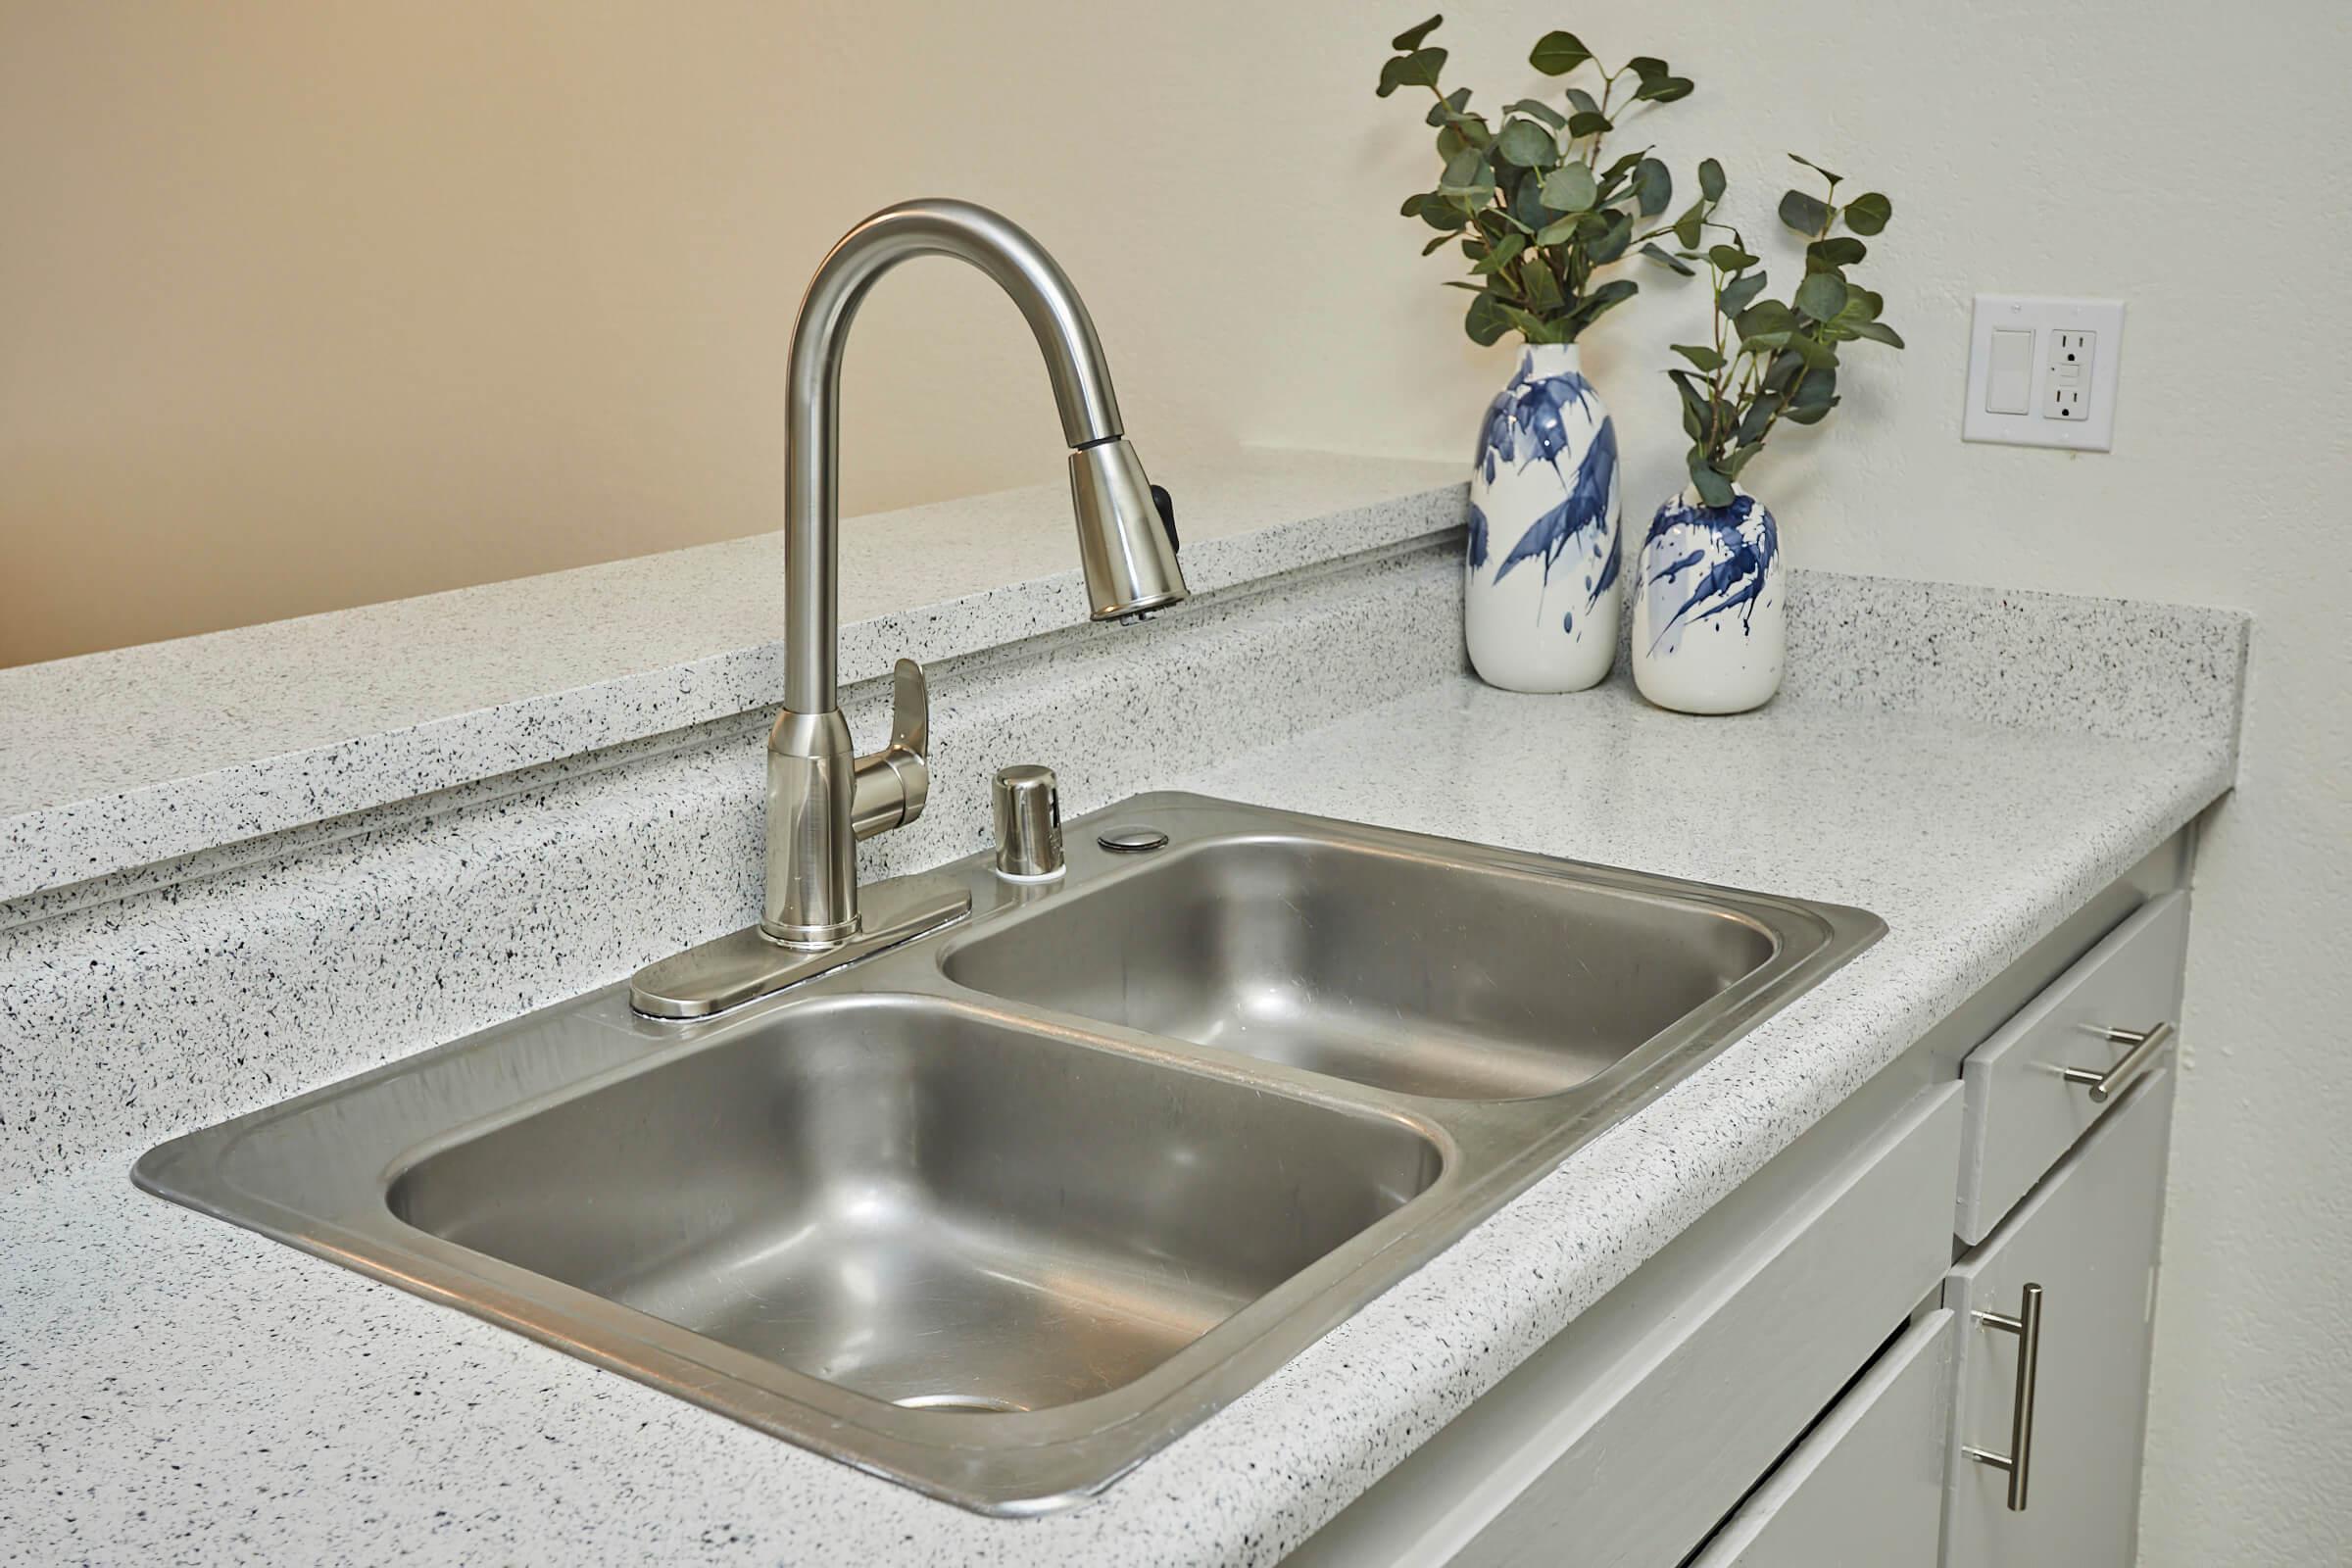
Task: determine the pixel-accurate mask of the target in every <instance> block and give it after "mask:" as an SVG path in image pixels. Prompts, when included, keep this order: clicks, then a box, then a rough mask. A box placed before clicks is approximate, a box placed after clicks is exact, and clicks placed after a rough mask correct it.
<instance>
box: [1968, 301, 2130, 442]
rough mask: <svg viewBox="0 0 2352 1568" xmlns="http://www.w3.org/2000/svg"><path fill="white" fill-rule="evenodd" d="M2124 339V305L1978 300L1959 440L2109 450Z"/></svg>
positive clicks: (2113, 427)
mask: <svg viewBox="0 0 2352 1568" xmlns="http://www.w3.org/2000/svg"><path fill="white" fill-rule="evenodd" d="M2123 335H2124V307H2123V304H2122V302H2121V301H2117V300H2081V299H2050V298H2040V297H2030V296H2026V295H2017V294H1980V295H1978V296H1977V311H1976V319H1975V323H1974V326H1973V328H1972V330H1971V334H1970V339H1969V355H1968V404H1967V407H1966V409H1965V411H1964V412H1963V414H1962V416H1961V420H1960V437H1961V439H1962V440H1964V441H1991V442H2001V443H2005V444H2008V445H2011V446H2021V447H2064V448H2068V449H2070V450H2073V451H2077V452H2105V451H2108V450H2110V449H2111V448H2112V447H2113V446H2114V445H2115V396H2116V380H2117V376H2116V371H2117V368H2118V367H2117V358H2118V348H2119V345H2120V344H2121V342H2122V339H2123Z"/></svg>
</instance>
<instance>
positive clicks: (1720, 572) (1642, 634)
mask: <svg viewBox="0 0 2352 1568" xmlns="http://www.w3.org/2000/svg"><path fill="white" fill-rule="evenodd" d="M1788 599H1789V596H1788V592H1787V571H1786V569H1785V568H1784V567H1783V566H1782V564H1781V530H1780V525H1779V524H1778V523H1776V522H1774V521H1773V517H1772V514H1771V513H1770V512H1768V511H1767V510H1765V507H1764V504H1763V503H1762V502H1760V501H1758V500H1757V499H1756V498H1755V497H1753V496H1751V495H1749V494H1748V493H1747V492H1746V491H1744V490H1741V489H1740V488H1739V487H1738V486H1734V487H1733V491H1732V503H1731V505H1730V506H1728V507H1709V506H1702V505H1700V504H1699V501H1698V498H1697V497H1696V496H1694V495H1692V494H1691V492H1690V491H1688V490H1686V491H1684V492H1683V493H1682V494H1681V495H1679V496H1676V497H1674V498H1673V499H1672V500H1670V501H1668V502H1667V503H1666V504H1665V505H1664V506H1662V507H1660V508H1659V509H1658V515H1656V516H1655V517H1654V518H1652V519H1651V520H1650V524H1649V533H1648V535H1647V536H1646V537H1645V538H1643V540H1642V554H1641V558H1640V560H1639V561H1637V562H1636V563H1635V565H1634V583H1633V600H1634V635H1633V659H1634V684H1635V685H1636V686H1638V687H1640V688H1641V690H1642V696H1644V697H1646V698H1648V699H1649V700H1650V701H1651V702H1653V703H1655V704H1657V705H1658V706H1659V707H1660V708H1671V709H1674V710H1675V711H1678V712H1684V713H1740V712H1745V711H1747V710H1749V709H1751V708H1760V707H1762V706H1763V705H1764V704H1765V703H1768V702H1770V701H1771V700H1772V694H1773V693H1775V692H1777V691H1779V690H1780V689H1781V672H1782V669H1783V668H1784V667H1785V665H1786V663H1787V662H1788V645H1789V630H1788V627H1789V605H1788Z"/></svg>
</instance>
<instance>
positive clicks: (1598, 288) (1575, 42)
mask: <svg viewBox="0 0 2352 1568" xmlns="http://www.w3.org/2000/svg"><path fill="white" fill-rule="evenodd" d="M1444 20H1445V19H1444V18H1442V17H1432V18H1430V19H1429V20H1428V21H1427V22H1424V23H1422V24H1420V25H1418V26H1414V27H1407V28H1406V29H1405V30H1404V31H1402V32H1400V33H1398V34H1397V36H1396V38H1395V39H1393V40H1392V41H1391V47H1392V48H1394V49H1395V50H1396V54H1395V56H1394V57H1393V58H1392V59H1390V60H1389V61H1388V62H1387V63H1386V64H1385V65H1384V66H1383V67H1382V68H1381V73H1380V85H1379V87H1378V89H1377V91H1378V94H1379V96H1381V97H1383V98H1386V97H1388V96H1389V95H1390V94H1391V93H1393V92H1395V91H1396V90H1397V88H1398V87H1402V86H1420V87H1426V88H1428V89H1429V92H1430V96H1431V98H1432V99H1433V100H1434V102H1433V103H1432V104H1431V106H1430V109H1429V113H1428V115H1427V116H1426V117H1425V119H1426V121H1427V123H1429V124H1430V125H1432V126H1434V127H1436V129H1437V132H1438V137H1437V142H1438V156H1439V158H1440V159H1441V160H1442V161H1443V170H1442V172H1441V173H1440V175H1439V179H1438V184H1437V188H1436V189H1435V190H1431V191H1424V192H1416V193H1415V194H1414V195H1411V196H1408V197H1406V198H1405V201H1404V205H1403V207H1402V208H1401V209H1400V211H1401V213H1402V215H1403V216H1404V217H1407V218H1418V219H1420V220H1421V221H1423V222H1425V223H1427V224H1428V225H1429V226H1430V227H1431V228H1433V229H1436V230H1437V231H1438V232H1437V237H1436V238H1434V239H1432V240H1431V241H1430V242H1429V243H1428V244H1427V245H1425V246H1423V247H1422V254H1423V255H1425V256H1426V255H1429V254H1431V253H1433V252H1435V251H1437V250H1439V249H1440V248H1442V247H1443V246H1445V245H1446V244H1447V243H1449V242H1452V243H1458V244H1459V246H1460V248H1461V252H1462V254H1463V255H1464V256H1465V257H1467V258H1468V259H1469V261H1470V263H1471V275H1472V277H1473V278H1475V279H1478V280H1479V281H1474V282H1468V283H1464V282H1453V283H1450V284H1449V285H1448V286H1449V287H1453V288H1459V289H1466V290H1468V291H1469V292H1470V293H1471V294H1472V295H1474V296H1475V298H1473V299H1472V300H1471V302H1470V308H1469V311H1468V313H1467V314H1466V315H1465V316H1464V318H1463V319H1462V327H1463V330H1464V331H1466V332H1468V333H1469V335H1470V337H1471V339H1472V340H1473V341H1474V342H1477V343H1480V344H1488V343H1493V342H1495V340H1496V339H1498V338H1500V337H1501V336H1502V334H1503V333H1505V332H1507V331H1517V332H1518V333H1520V335H1521V336H1523V337H1524V338H1526V340H1527V341H1528V342H1530V343H1573V342H1575V341H1576V339H1577V336H1578V334H1580V333H1581V332H1583V331H1584V329H1585V328H1586V327H1588V326H1590V325H1592V324H1593V321H1595V320H1597V319H1599V318H1600V317H1601V316H1602V315H1603V314H1604V313H1606V312H1608V311H1610V310H1612V309H1614V308H1615V307H1616V306H1618V305H1621V304H1623V303H1624V302H1625V301H1627V300H1629V299H1631V298H1632V297H1633V296H1634V295H1635V294H1636V293H1637V292H1639V290H1640V287H1641V285H1639V284H1638V283H1636V282H1635V281H1634V280H1633V279H1631V278H1612V279H1609V280H1607V281H1605V282H1599V283H1595V281H1594V278H1595V276H1596V275H1597V274H1598V273H1599V272H1600V271H1601V270H1603V269H1605V268H1608V267H1611V266H1613V265H1615V264H1616V263H1618V262H1620V261H1622V260H1624V259H1625V257H1626V255H1627V254H1628V253H1629V252H1630V251H1631V250H1632V249H1633V248H1634V247H1635V246H1637V245H1641V246H1643V247H1644V248H1645V249H1650V248H1654V247H1653V246H1652V245H1651V244H1650V242H1652V241H1654V240H1655V239H1656V238H1657V237H1658V236H1659V235H1661V234H1665V233H1667V232H1669V231H1670V228H1671V225H1669V226H1668V227H1660V228H1652V229H1650V230H1648V231H1647V232H1645V233H1636V232H1635V230H1636V227H1637V222H1638V221H1639V220H1648V219H1655V218H1657V217H1658V216H1659V215H1660V214H1662V213H1663V212H1665V210H1666V209H1667V207H1668V206H1669V205H1670V204H1671V203H1672V201H1673V199H1674V179H1673V175H1672V174H1671V173H1670V172H1668V170H1667V168H1666V166H1665V165H1664V164H1663V163H1661V162H1659V161H1658V160H1657V159H1655V158H1652V157H1650V156H1649V149H1648V148H1643V149H1642V151H1641V152H1638V153H1633V154H1629V155H1627V156H1625V157H1621V158H1618V159H1616V160H1615V161H1614V162H1611V163H1610V164H1608V165H1607V166H1606V167H1603V165H1602V163H1601V159H1602V156H1603V148H1604V146H1605V144H1606V140H1607V137H1608V135H1609V133H1610V132H1611V131H1613V130H1615V129H1616V128H1617V127H1618V124H1619V123H1620V122H1621V121H1622V120H1623V119H1624V118H1625V117H1626V115H1627V114H1628V113H1629V112H1630V111H1632V110H1633V109H1635V108H1636V107H1639V106H1640V105H1642V104H1660V103H1672V102H1673V101H1675V100H1676V99H1679V98H1686V97H1689V96H1690V94H1691V80H1690V78H1689V77H1687V76H1678V75H1675V74H1674V73H1673V72H1672V71H1671V70H1670V69H1669V68H1668V66H1667V64H1666V62H1665V61H1663V60H1659V59H1655V58H1653V57H1650V56H1646V55H1643V56H1637V57H1635V58H1634V59H1632V60H1629V61H1627V62H1626V63H1625V64H1624V65H1622V66H1620V67H1618V68H1617V69H1616V70H1614V71H1611V70H1609V69H1607V68H1606V67H1603V66H1602V65H1601V64H1600V63H1599V62H1598V61H1597V60H1595V59H1594V58H1593V52H1592V51H1591V50H1590V49H1588V48H1586V47H1585V44H1584V42H1583V40H1581V39H1579V38H1578V37H1577V36H1576V35H1575V34H1574V33H1569V32H1558V31H1554V32H1547V33H1545V34H1544V36H1543V37H1542V38H1540V39H1538V40H1537V41H1536V46H1535V48H1534V50H1533V51H1531V52H1530V53H1529V55H1528V63H1529V64H1530V65H1531V66H1533V67H1534V68H1535V69H1536V70H1537V71H1539V72H1542V73H1544V75H1546V76H1554V77H1564V76H1568V75H1572V74H1574V73H1577V72H1579V71H1581V70H1582V69H1583V68H1585V67H1586V66H1588V65H1590V66H1591V67H1592V68H1593V73H1595V74H1597V75H1598V76H1599V78H1600V96H1599V97H1597V98H1595V97H1594V96H1593V94H1592V92H1591V91H1590V90H1588V89H1587V88H1585V87H1582V86H1578V85H1575V84H1573V83H1570V84H1566V85H1564V86H1563V87H1562V88H1561V98H1562V101H1563V102H1564V103H1565V104H1566V106H1567V110H1568V112H1567V113H1565V114H1563V113H1562V112H1561V111H1560V110H1559V109H1556V108H1554V107H1552V106H1551V105H1550V104H1547V103H1544V102H1542V101H1540V100H1538V99H1533V98H1527V99H1521V100H1519V101H1517V102H1515V103H1511V104H1506V105H1505V106H1504V107H1503V110H1502V114H1503V117H1504V118H1503V121H1502V123H1501V125H1500V126H1499V127H1496V126H1494V125H1491V124H1490V123H1488V121H1487V117H1486V116H1484V115H1482V114H1476V113H1473V112H1472V111H1471V109H1470V107H1469V104H1470V89H1468V88H1467V87H1457V88H1455V89H1454V90H1452V91H1451V92H1447V91H1446V90H1445V89H1444V88H1443V87H1442V86H1441V85H1440V81H1441V79H1442V76H1443V73H1444V71H1445V67H1446V51H1445V50H1444V49H1442V48H1439V47H1437V46H1435V45H1432V44H1430V43H1429V42H1428V39H1429V35H1430V34H1431V33H1432V32H1434V31H1435V30H1437V27H1438V25H1439V24H1440V23H1441V22H1443V21H1444ZM1628 75H1631V76H1632V77H1633V78H1634V79H1635V82H1636V86H1635V88H1634V91H1633V95H1632V96H1631V97H1630V98H1628V99H1627V100H1625V101H1624V102H1623V103H1620V102H1618V99H1617V93H1618V88H1619V85H1620V83H1621V82H1622V81H1623V79H1624V78H1625V77H1626V76H1628Z"/></svg>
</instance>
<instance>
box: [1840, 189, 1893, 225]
mask: <svg viewBox="0 0 2352 1568" xmlns="http://www.w3.org/2000/svg"><path fill="white" fill-rule="evenodd" d="M1893 216H1894V203H1892V202H1890V201H1888V200H1887V198H1886V197H1884V196H1882V195H1880V194H1879V193H1878V192H1877V191H1875V190H1874V191H1871V192H1870V193H1869V194H1867V195H1863V196H1857V197H1855V198H1854V199H1853V200H1852V201H1850V202H1847V203H1846V204H1845V226H1846V227H1848V228H1850V229H1852V230H1853V231H1854V232H1855V233H1857V234H1876V233H1877V232H1878V231H1879V230H1880V229H1882V228H1885V227H1886V226H1887V220H1888V219H1890V218H1892V217H1893Z"/></svg>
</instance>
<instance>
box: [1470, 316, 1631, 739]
mask: <svg viewBox="0 0 2352 1568" xmlns="http://www.w3.org/2000/svg"><path fill="white" fill-rule="evenodd" d="M1620 516H1621V505H1620V502H1619V499H1618V495H1617V427H1616V426H1615V425H1614V424H1612V423H1611V422H1610V420H1609V414H1608V410H1606V409H1605V408H1603V407H1602V406H1601V402H1600V399H1599V398H1598V397H1597V396H1596V395H1595V394H1594V393H1593V383H1592V382H1590V381H1588V380H1586V379H1585V376H1584V370H1583V368H1582V367H1581V365H1580V364H1579V361H1578V356H1577V351H1576V346H1575V345H1574V344H1563V343H1535V344H1530V345H1528V346H1527V347H1526V348H1525V349H1524V350H1522V351H1521V353H1520V357H1519V368H1518V370H1517V372H1516V373H1515V374H1513V375H1512V377H1511V379H1510V384H1509V385H1507V386H1505V387H1504V388H1503V389H1502V391H1501V393H1500V394H1499V395H1498V396H1496V398H1495V401H1494V403H1493V404H1492V405H1491V406H1490V407H1489V408H1488V410H1487V418H1486V423H1485V425H1484V426H1483V427H1482V429H1481V430H1480V432H1479V441H1478V456H1477V459H1476V462H1475V465H1474V466H1473V468H1472V471H1471V475H1470V548H1469V556H1468V566H1467V570H1466V572H1465V580H1464V588H1463V599H1462V629H1463V633H1464V636H1465V637H1466V639H1467V641H1468V642H1469V645H1470V662H1471V665H1472V666H1473V667H1474V668H1476V669H1477V671H1478V673H1479V678H1480V679H1482V680H1484V681H1486V682H1487V683H1488V684H1489V685H1491V686H1501V687H1506V688H1508V689H1509V690H1511V691H1518V692H1574V691H1582V690H1584V689H1585V688H1586V687H1588V686H1591V685H1593V683H1594V682H1596V681H1598V680H1599V679H1600V678H1601V677H1602V676H1603V675H1606V674H1607V673H1608V672H1609V664H1610V662H1612V661H1613V660H1614V659H1615V658H1616V655H1617V601H1618V594H1617V543H1618V523H1619V518H1620Z"/></svg>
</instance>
